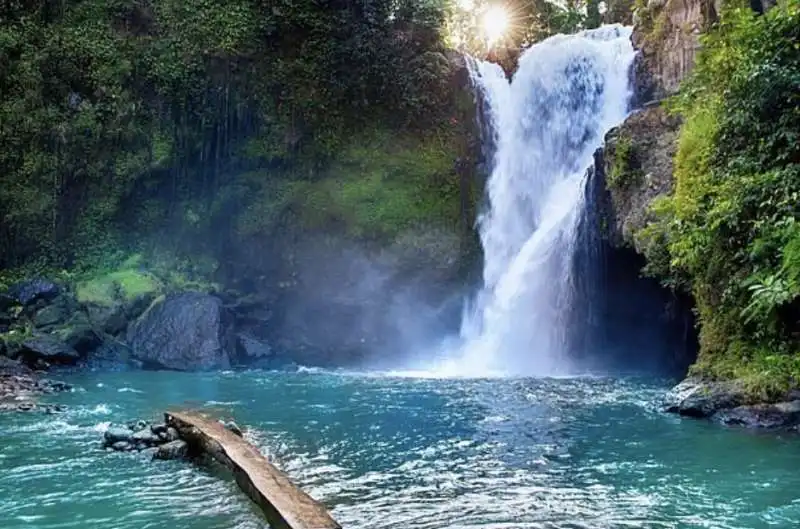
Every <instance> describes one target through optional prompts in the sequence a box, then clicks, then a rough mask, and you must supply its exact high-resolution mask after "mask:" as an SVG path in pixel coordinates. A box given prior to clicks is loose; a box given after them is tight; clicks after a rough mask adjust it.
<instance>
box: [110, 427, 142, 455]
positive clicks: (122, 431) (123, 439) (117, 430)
mask: <svg viewBox="0 0 800 529" xmlns="http://www.w3.org/2000/svg"><path fill="white" fill-rule="evenodd" d="M133 434H134V432H132V431H131V430H130V429H129V428H123V427H119V426H115V427H111V428H109V429H108V430H106V431H105V433H104V434H103V439H104V441H105V444H106V446H111V447H113V446H114V445H115V444H117V443H125V444H130V443H131V442H132V440H133ZM114 449H115V450H117V449H116V448H114Z"/></svg>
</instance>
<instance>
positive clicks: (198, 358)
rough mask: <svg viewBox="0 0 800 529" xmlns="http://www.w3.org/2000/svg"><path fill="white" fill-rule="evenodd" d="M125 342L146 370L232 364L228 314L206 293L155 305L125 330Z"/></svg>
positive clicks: (227, 365)
mask: <svg viewBox="0 0 800 529" xmlns="http://www.w3.org/2000/svg"><path fill="white" fill-rule="evenodd" d="M128 343H129V344H130V345H131V349H132V352H133V356H134V358H136V359H138V360H141V361H142V362H143V364H144V366H145V367H146V368H151V369H174V370H178V371H205V370H212V369H226V368H229V367H230V365H231V361H230V358H231V350H232V344H233V340H232V337H231V335H230V327H229V321H228V315H227V313H226V310H225V309H224V307H223V306H222V301H221V300H220V299H219V298H216V297H214V296H210V295H207V294H200V293H196V292H190V293H184V294H178V295H175V296H171V297H168V298H166V299H165V300H163V301H161V302H159V303H156V304H155V305H154V306H152V307H151V308H150V309H148V311H147V312H146V313H145V314H144V315H143V316H142V317H141V318H140V319H139V320H138V321H137V322H136V323H135V324H133V325H131V327H130V328H129V329H128Z"/></svg>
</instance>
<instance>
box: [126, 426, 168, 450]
mask: <svg viewBox="0 0 800 529" xmlns="http://www.w3.org/2000/svg"><path fill="white" fill-rule="evenodd" d="M131 440H132V441H133V442H134V443H136V444H137V445H145V446H152V445H156V444H158V443H159V442H160V441H161V439H159V438H158V435H156V434H154V433H153V432H152V431H151V430H150V428H144V429H142V430H139V431H138V432H135V433H134V434H133V435H132V436H131Z"/></svg>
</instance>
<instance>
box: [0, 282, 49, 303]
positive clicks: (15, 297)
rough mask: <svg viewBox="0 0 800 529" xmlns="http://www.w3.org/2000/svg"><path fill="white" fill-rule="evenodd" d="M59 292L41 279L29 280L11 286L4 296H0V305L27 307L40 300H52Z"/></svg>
mask: <svg viewBox="0 0 800 529" xmlns="http://www.w3.org/2000/svg"><path fill="white" fill-rule="evenodd" d="M59 292H60V288H59V287H58V285H56V284H55V283H53V282H52V281H49V280H47V279H42V278H37V279H29V280H27V281H22V282H20V283H16V284H14V285H12V286H11V287H10V288H9V289H8V291H7V292H6V293H5V294H2V295H0V305H3V304H5V305H6V306H7V305H9V304H19V305H22V306H27V305H30V304H31V303H33V302H35V301H37V300H40V299H43V300H51V299H54V298H55V297H56V296H58V294H59Z"/></svg>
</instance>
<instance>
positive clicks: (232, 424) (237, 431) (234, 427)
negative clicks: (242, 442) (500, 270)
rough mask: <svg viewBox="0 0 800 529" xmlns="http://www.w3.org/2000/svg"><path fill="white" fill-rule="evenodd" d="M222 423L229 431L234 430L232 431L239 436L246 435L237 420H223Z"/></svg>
mask: <svg viewBox="0 0 800 529" xmlns="http://www.w3.org/2000/svg"><path fill="white" fill-rule="evenodd" d="M222 425H223V426H224V427H225V429H226V430H228V431H229V432H232V433H234V434H236V435H238V436H239V437H243V436H244V433H242V429H241V428H239V425H238V424H236V423H235V422H233V421H227V422H223V423H222Z"/></svg>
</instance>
